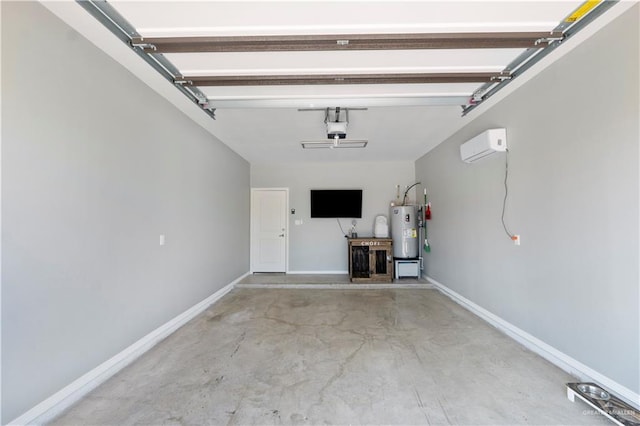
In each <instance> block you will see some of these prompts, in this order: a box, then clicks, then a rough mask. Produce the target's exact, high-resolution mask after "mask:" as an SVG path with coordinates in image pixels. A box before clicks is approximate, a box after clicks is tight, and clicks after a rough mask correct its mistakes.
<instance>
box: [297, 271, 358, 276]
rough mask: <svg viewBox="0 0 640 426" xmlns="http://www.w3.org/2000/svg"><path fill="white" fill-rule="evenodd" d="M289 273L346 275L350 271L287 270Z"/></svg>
mask: <svg viewBox="0 0 640 426" xmlns="http://www.w3.org/2000/svg"><path fill="white" fill-rule="evenodd" d="M287 274H289V275H302V274H308V275H318V274H327V275H345V274H349V271H287Z"/></svg>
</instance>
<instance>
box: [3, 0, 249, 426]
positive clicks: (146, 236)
mask: <svg viewBox="0 0 640 426" xmlns="http://www.w3.org/2000/svg"><path fill="white" fill-rule="evenodd" d="M2 77H3V78H2V101H3V108H2V123H3V127H2V218H3V223H2V233H3V235H2V248H3V250H2V255H3V256H2V272H3V277H2V390H3V392H2V396H3V400H2V413H3V416H2V422H3V423H6V422H8V421H10V420H11V419H13V418H15V417H17V416H18V415H20V414H22V413H23V412H25V411H26V410H28V409H29V408H31V407H33V406H34V405H35V404H37V403H39V402H40V401H42V400H43V399H45V398H47V397H48V396H50V395H52V394H53V393H55V392H56V391H58V390H59V389H61V388H62V387H64V386H66V385H67V384H69V383H70V382H72V381H73V380H75V379H77V378H78V377H80V376H81V375H82V374H84V373H86V372H87V371H89V370H91V369H92V368H94V367H96V366H97V365H99V364H100V363H102V362H104V361H106V360H107V359H109V358H110V357H111V356H113V355H115V354H116V353H118V352H120V351H121V350H123V349H124V348H126V347H127V346H129V345H130V344H132V343H134V342H135V341H137V340H138V339H140V338H141V337H143V336H144V335H146V334H147V333H149V332H150V331H152V330H154V329H155V328H157V327H158V326H160V325H162V324H164V323H165V322H167V321H168V320H170V319H172V318H174V317H175V316H176V315H178V314H180V313H181V312H183V311H185V310H186V309H188V308H190V307H191V306H193V305H195V304H196V303H198V302H200V301H202V300H203V299H205V298H206V297H208V296H210V295H211V294H213V293H214V292H215V291H217V290H218V289H220V288H222V287H223V286H225V285H226V284H228V283H230V282H231V281H233V280H234V279H235V278H237V277H239V276H241V275H242V274H243V273H245V272H247V271H248V269H249V262H248V259H249V165H248V163H247V162H246V161H244V160H243V159H242V158H240V157H239V156H238V155H236V154H235V153H234V152H232V151H230V150H229V149H228V148H227V147H226V146H225V145H223V144H222V143H220V142H219V141H218V140H216V139H215V138H214V137H213V136H211V135H210V134H209V133H207V132H206V131H204V129H202V128H200V127H198V126H196V125H194V123H193V122H192V121H191V120H189V119H188V118H187V117H186V116H184V115H183V114H182V113H180V112H179V111H178V110H177V109H176V108H175V107H173V106H171V105H170V104H168V102H167V101H165V100H164V99H163V98H162V97H160V96H159V95H157V94H156V93H155V92H153V91H152V90H151V89H149V88H148V87H147V86H146V85H145V84H143V83H142V82H141V81H139V80H138V79H137V78H135V77H134V76H132V75H131V74H130V73H129V72H128V71H126V70H125V69H124V68H122V66H120V65H119V64H117V63H116V62H114V61H113V60H112V59H111V58H109V57H108V56H106V55H105V54H103V53H102V52H100V51H98V50H97V49H96V48H95V46H93V45H92V44H90V43H89V42H88V41H86V40H85V39H83V38H82V37H81V36H80V35H78V34H77V33H76V32H74V31H73V30H72V29H70V28H69V27H68V26H66V25H65V24H63V23H62V22H61V21H59V20H58V18H56V17H54V16H53V15H52V14H51V13H50V12H48V11H47V10H46V9H45V8H43V6H41V5H40V4H38V3H35V2H21V3H9V2H2ZM160 234H165V235H166V245H164V246H162V247H161V246H160V245H159V235H160Z"/></svg>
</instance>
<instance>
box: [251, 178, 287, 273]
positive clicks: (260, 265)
mask: <svg viewBox="0 0 640 426" xmlns="http://www.w3.org/2000/svg"><path fill="white" fill-rule="evenodd" d="M288 198H289V191H288V189H252V190H251V271H252V272H286V270H287V231H288V229H287V208H288V206H287V204H288Z"/></svg>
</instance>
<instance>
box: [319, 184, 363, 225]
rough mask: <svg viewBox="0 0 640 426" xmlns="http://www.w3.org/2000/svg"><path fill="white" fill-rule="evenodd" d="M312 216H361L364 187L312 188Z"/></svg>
mask: <svg viewBox="0 0 640 426" xmlns="http://www.w3.org/2000/svg"><path fill="white" fill-rule="evenodd" d="M311 217H312V218H361V217H362V189H312V190H311Z"/></svg>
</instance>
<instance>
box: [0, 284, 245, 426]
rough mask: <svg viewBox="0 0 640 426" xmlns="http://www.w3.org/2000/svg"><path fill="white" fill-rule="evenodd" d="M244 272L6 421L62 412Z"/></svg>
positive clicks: (32, 421) (35, 421)
mask: <svg viewBox="0 0 640 426" xmlns="http://www.w3.org/2000/svg"><path fill="white" fill-rule="evenodd" d="M247 275H249V273H248V272H247V273H245V274H244V275H242V276H240V277H238V278H237V279H235V280H234V281H233V282H231V283H229V284H227V285H226V286H224V287H223V288H221V289H220V290H218V291H216V292H215V293H213V294H212V295H211V296H209V297H207V298H206V299H204V300H203V301H201V302H199V303H198V304H196V305H194V306H192V307H191V308H189V309H187V310H186V311H184V312H183V313H181V314H180V315H178V316H177V317H175V318H173V319H171V320H170V321H168V322H167V323H165V324H163V325H161V326H160V327H158V328H156V329H155V330H153V331H152V332H151V333H149V334H147V335H146V336H144V337H143V338H141V339H140V340H138V341H137V342H135V343H134V344H132V345H131V346H129V347H128V348H126V349H125V350H123V351H122V352H120V353H118V354H116V355H114V356H113V357H111V358H110V359H109V360H107V361H105V362H103V363H102V364H100V365H99V366H97V367H96V368H94V369H93V370H91V371H89V372H88V373H86V374H85V375H83V376H81V377H80V378H78V379H76V380H75V381H73V382H72V383H70V384H69V385H67V386H65V387H64V388H62V389H61V390H59V391H58V392H56V393H55V394H53V395H51V396H50V397H49V398H47V399H45V400H44V401H42V402H41V403H39V404H38V405H36V406H35V407H33V408H31V409H30V410H29V411H27V412H26V413H24V414H22V415H21V416H19V417H17V418H16V419H14V420H12V421H11V422H9V423H8V424H9V425H40V424H43V423H47V422H49V421H51V420H53V419H54V418H55V417H57V416H58V415H60V414H62V412H63V411H65V410H66V409H67V408H69V407H71V406H72V405H73V404H75V403H76V402H78V401H79V400H80V399H82V398H83V397H84V396H86V395H87V394H88V393H89V392H91V391H92V390H94V389H95V388H96V387H98V386H99V385H101V384H102V383H104V382H105V381H107V380H108V379H109V378H110V377H112V376H113V375H114V374H116V373H117V372H118V371H120V370H122V369H123V368H124V367H126V366H127V365H129V364H130V363H131V362H133V361H135V360H136V359H137V358H138V357H140V356H141V355H142V354H144V353H145V352H147V351H148V350H149V349H151V348H153V347H154V346H155V345H157V344H158V343H159V342H161V341H162V340H164V339H165V338H166V337H167V336H169V335H170V334H171V333H173V332H174V331H176V330H177V329H178V328H180V327H182V326H183V325H184V324H186V323H187V322H189V321H190V320H192V319H193V318H195V317H196V316H197V315H198V314H200V313H201V312H203V311H204V310H205V309H207V308H208V307H209V306H211V305H212V304H213V303H215V302H217V301H218V300H219V299H220V298H222V296H224V295H225V294H227V293H228V292H229V291H231V290H232V289H233V288H234V287H235V285H236V283H237V282H239V281H240V280H242V279H243V278H244V277H246V276H247Z"/></svg>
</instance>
